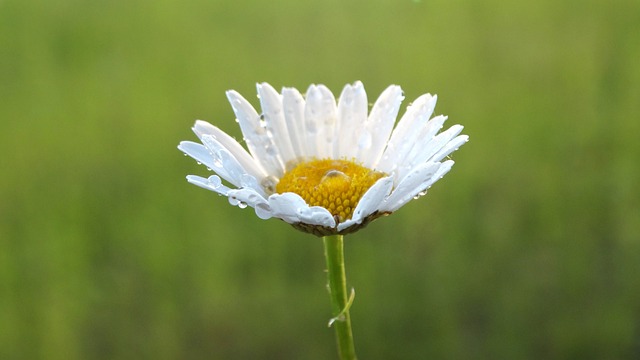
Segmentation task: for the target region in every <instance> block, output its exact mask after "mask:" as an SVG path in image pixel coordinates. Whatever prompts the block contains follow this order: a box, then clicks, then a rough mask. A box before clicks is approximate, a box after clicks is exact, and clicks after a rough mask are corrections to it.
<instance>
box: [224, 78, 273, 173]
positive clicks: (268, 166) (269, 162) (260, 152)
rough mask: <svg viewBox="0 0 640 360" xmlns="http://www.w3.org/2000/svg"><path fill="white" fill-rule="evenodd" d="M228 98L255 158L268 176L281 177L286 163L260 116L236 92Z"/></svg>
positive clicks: (229, 92)
mask: <svg viewBox="0 0 640 360" xmlns="http://www.w3.org/2000/svg"><path fill="white" fill-rule="evenodd" d="M227 98H228V99H229V102H230V103H231V107H232V108H233V111H234V112H235V114H236V117H237V118H238V123H239V124H240V129H241V130H242V134H243V135H244V138H245V142H246V143H247V147H248V148H249V152H250V153H251V155H252V156H253V158H254V159H257V160H258V161H259V162H260V165H262V167H263V168H264V169H265V171H266V172H267V173H268V174H271V175H275V176H277V177H281V176H282V174H284V163H283V161H282V158H281V156H280V153H279V151H278V148H277V147H276V145H275V143H274V139H273V137H272V136H270V134H269V132H268V131H267V128H266V125H265V124H262V123H261V121H260V115H258V113H257V112H256V110H255V109H254V108H253V106H251V104H249V102H248V101H247V100H246V99H245V98H243V97H242V95H240V94H238V93H237V92H236V91H234V90H229V91H227Z"/></svg>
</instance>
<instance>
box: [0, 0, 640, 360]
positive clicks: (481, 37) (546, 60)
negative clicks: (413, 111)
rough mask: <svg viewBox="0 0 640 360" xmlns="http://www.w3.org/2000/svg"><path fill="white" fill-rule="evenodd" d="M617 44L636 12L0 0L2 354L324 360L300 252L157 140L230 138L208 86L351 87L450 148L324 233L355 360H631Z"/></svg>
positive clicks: (626, 131)
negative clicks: (428, 113)
mask: <svg viewBox="0 0 640 360" xmlns="http://www.w3.org/2000/svg"><path fill="white" fill-rule="evenodd" d="M639 34H640V2H638V1H634V0H616V1H595V0H581V1H572V0H566V1H557V0H541V1H529V2H509V1H498V0H488V1H483V2H479V1H444V0H434V1H428V0H422V1H412V0H395V1H382V0H370V1H361V0H354V1H338V0H327V1H314V2H306V1H280V0H274V1H226V2H223V1H205V0H189V1H171V0H160V1H143V0H133V1H82V0H58V1H37V0H26V1H25V0H0V121H1V122H0V151H1V155H0V165H1V167H0V170H1V175H0V358H2V359H65V360H69V359H331V358H335V356H336V355H335V354H336V353H335V346H334V338H333V331H332V330H331V329H328V328H327V321H328V319H329V317H330V304H329V299H328V295H327V293H326V289H325V274H324V272H323V270H324V259H323V250H322V242H321V241H320V240H319V239H317V238H315V237H312V236H308V235H306V234H303V233H300V232H297V231H295V230H293V229H292V228H291V227H289V226H288V225H287V224H285V223H282V222H280V221H277V220H270V221H262V220H259V219H258V218H257V217H256V216H255V215H254V214H253V211H251V209H244V210H242V209H239V208H236V207H232V206H230V205H228V203H227V201H226V200H225V199H224V198H220V197H218V196H216V195H215V194H213V193H211V192H208V191H205V190H202V189H200V188H197V187H195V186H192V185H189V184H188V183H187V182H186V181H185V178H184V177H185V175H186V174H200V175H206V174H207V171H206V169H205V168H204V167H202V166H198V165H197V164H196V163H195V162H194V161H193V160H191V159H190V158H185V157H184V156H183V155H182V153H180V152H179V151H178V150H177V149H176V145H177V144H178V142H179V141H181V140H187V139H190V140H193V139H195V136H194V135H193V134H192V133H191V131H190V127H191V126H192V124H193V121H194V120H195V119H205V120H208V121H210V122H213V123H215V124H216V125H218V126H219V127H221V128H222V129H223V130H225V131H228V132H229V133H231V134H233V135H234V136H236V137H237V138H240V137H241V134H240V132H239V129H238V127H237V124H236V123H235V122H234V116H233V113H232V111H231V108H230V106H229V105H228V103H227V102H226V98H225V95H224V91H225V90H227V89H231V88H232V89H236V90H238V91H239V92H240V93H242V94H244V95H246V97H247V98H248V99H250V100H251V101H252V102H253V103H254V104H255V105H256V106H257V104H258V101H257V98H256V97H255V96H254V94H255V83H256V82H258V81H268V82H270V83H271V84H272V85H274V86H275V87H276V88H278V89H279V88H281V87H282V86H295V87H298V88H299V89H301V90H303V91H304V89H306V87H307V86H308V85H309V84H311V83H324V84H326V85H327V86H329V87H330V88H331V89H332V90H333V91H334V93H336V94H338V93H339V92H340V91H341V90H342V87H343V86H344V84H346V83H351V82H354V81H355V80H362V81H363V83H364V84H365V87H366V88H367V90H368V93H369V100H370V102H373V101H374V100H375V99H376V98H377V96H378V95H379V94H380V93H381V92H382V90H383V89H384V88H385V87H387V86H388V85H389V84H399V85H402V87H403V89H404V90H405V96H406V100H405V105H406V104H408V103H409V102H410V101H411V100H412V99H415V98H416V97H418V96H419V95H420V94H422V93H425V92H431V93H437V94H438V95H439V99H440V101H439V103H438V107H437V108H436V112H437V113H438V114H447V115H449V119H450V120H449V122H450V124H453V123H461V124H464V125H465V126H466V128H465V133H466V134H469V135H470V137H471V141H470V142H469V143H468V144H467V145H465V146H464V147H462V148H461V149H460V151H458V152H456V153H455V154H454V155H453V159H454V160H456V163H457V164H456V166H454V168H453V170H452V172H451V173H449V174H448V175H447V176H446V177H445V179H444V180H443V181H441V182H439V183H437V184H436V185H435V186H434V187H433V188H432V190H431V191H430V193H429V195H427V196H426V197H423V198H421V199H420V200H418V201H413V202H411V203H410V204H408V205H407V206H405V207H403V208H402V209H401V210H400V211H398V212H397V213H395V214H394V215H392V216H390V217H388V218H384V219H381V220H378V221H376V222H374V223H373V224H371V225H369V227H368V228H366V229H364V230H362V231H360V232H358V233H356V234H354V235H352V236H349V237H348V238H347V244H346V256H347V267H348V268H347V271H348V277H349V283H350V284H351V286H353V287H354V288H355V289H356V292H357V296H356V300H355V304H354V306H353V307H352V318H353V322H354V333H355V340H356V346H357V349H358V353H359V355H360V357H361V358H362V359H426V358H432V359H637V358H640V276H639V275H640V190H639V185H638V184H639V183H640V141H638V136H639V134H640V40H639V37H638V36H639ZM403 108H404V105H403Z"/></svg>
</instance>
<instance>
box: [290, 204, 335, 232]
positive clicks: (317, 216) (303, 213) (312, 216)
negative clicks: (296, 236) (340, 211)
mask: <svg viewBox="0 0 640 360" xmlns="http://www.w3.org/2000/svg"><path fill="white" fill-rule="evenodd" d="M298 214H299V216H300V221H302V222H303V223H305V224H311V225H320V226H326V227H331V228H332V227H334V226H336V220H335V219H334V217H333V216H332V215H331V213H330V212H329V211H328V210H327V209H325V208H323V207H322V206H308V205H307V207H303V208H300V209H298Z"/></svg>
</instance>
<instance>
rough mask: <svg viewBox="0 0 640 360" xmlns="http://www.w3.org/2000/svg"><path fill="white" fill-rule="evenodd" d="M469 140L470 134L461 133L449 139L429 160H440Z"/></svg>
mask: <svg viewBox="0 0 640 360" xmlns="http://www.w3.org/2000/svg"><path fill="white" fill-rule="evenodd" d="M467 141H469V136H467V135H459V136H457V137H456V138H455V139H453V140H451V141H449V142H448V143H447V144H446V145H445V146H443V147H442V149H440V151H438V153H437V154H435V155H433V156H432V157H431V158H430V159H429V161H440V160H442V159H444V158H445V157H446V156H448V155H449V154H451V153H452V152H454V151H456V150H458V148H459V147H460V146H462V145H464V144H465V143H466V142H467Z"/></svg>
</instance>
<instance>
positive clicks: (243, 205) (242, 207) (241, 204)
mask: <svg viewBox="0 0 640 360" xmlns="http://www.w3.org/2000/svg"><path fill="white" fill-rule="evenodd" d="M238 207H239V208H240V209H244V208H246V207H247V204H246V203H243V202H242V201H240V202H238Z"/></svg>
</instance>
